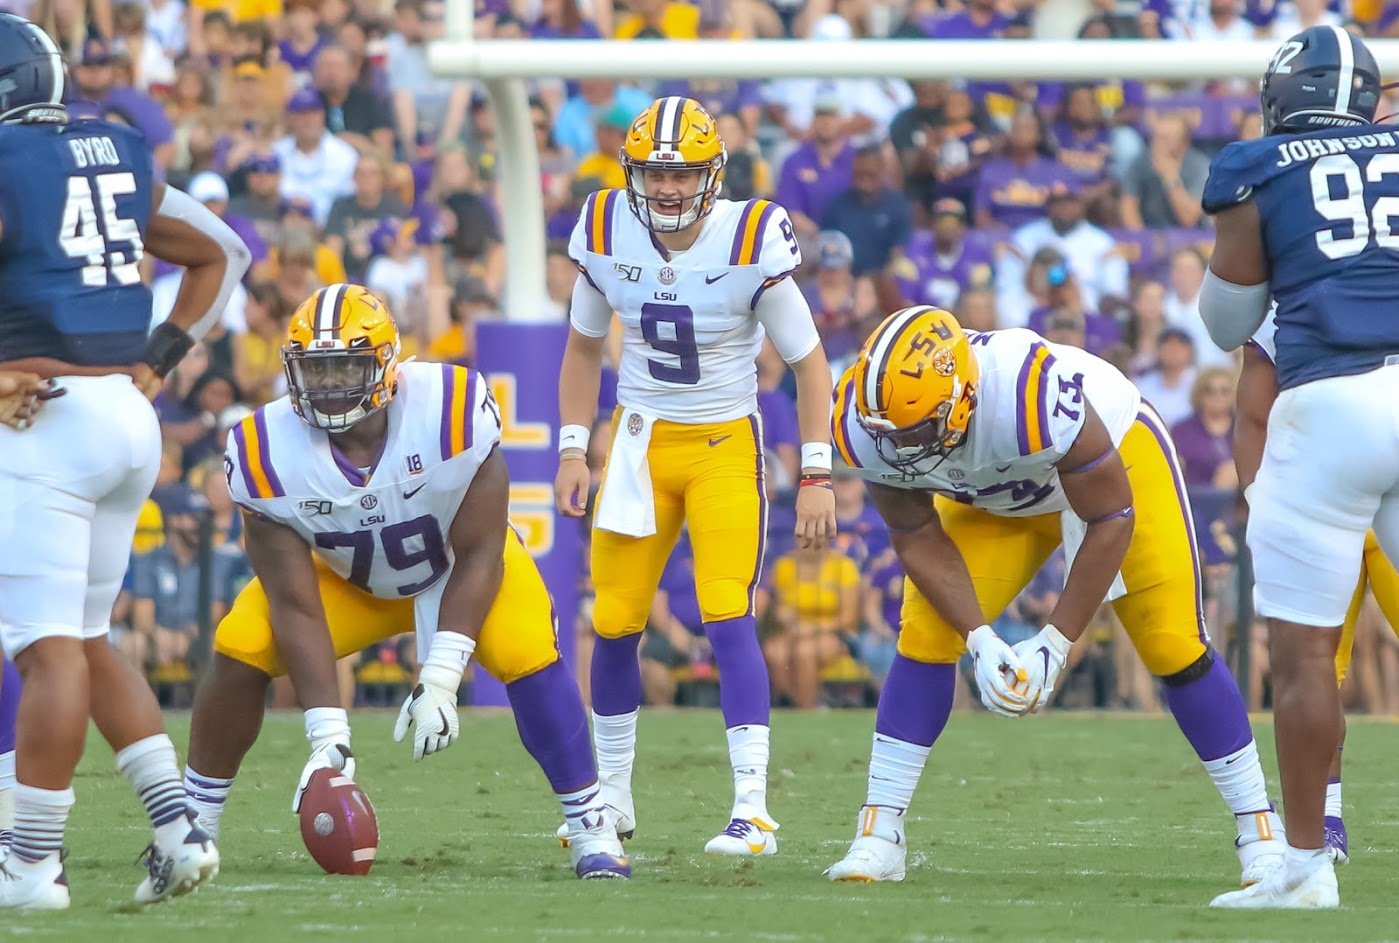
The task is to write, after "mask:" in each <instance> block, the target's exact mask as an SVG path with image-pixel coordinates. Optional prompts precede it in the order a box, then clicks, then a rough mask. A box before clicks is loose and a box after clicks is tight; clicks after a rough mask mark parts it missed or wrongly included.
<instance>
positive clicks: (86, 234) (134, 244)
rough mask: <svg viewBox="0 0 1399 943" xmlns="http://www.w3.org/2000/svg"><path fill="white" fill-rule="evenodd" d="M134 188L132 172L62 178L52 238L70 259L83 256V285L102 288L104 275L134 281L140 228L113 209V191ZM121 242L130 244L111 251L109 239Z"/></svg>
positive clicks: (141, 250) (116, 194)
mask: <svg viewBox="0 0 1399 943" xmlns="http://www.w3.org/2000/svg"><path fill="white" fill-rule="evenodd" d="M94 183H96V185H97V193H96V195H95V196H96V199H94V194H93V184H94ZM135 192H136V176H135V174H132V173H114V174H98V175H97V176H95V177H87V176H83V175H75V176H72V177H69V178H68V199H67V200H66V202H64V204H63V219H62V220H61V221H60V222H59V227H58V244H59V246H60V247H61V248H62V249H63V252H64V254H65V255H67V256H68V257H69V258H70V259H82V260H83V263H84V264H83V276H82V277H83V285H85V286H86V287H88V288H105V287H106V286H107V284H108V282H109V281H114V282H116V283H117V284H118V285H134V284H136V283H137V282H139V281H140V280H141V273H140V272H139V271H137V266H138V265H140V262H141V258H142V256H144V255H145V252H146V247H145V244H144V243H143V242H142V241H141V229H140V227H139V226H137V225H136V221H135V220H133V219H127V218H125V217H123V216H118V215H117V197H119V196H122V195H124V194H128V193H135ZM99 204H100V212H99ZM122 242H125V243H127V245H128V246H129V247H130V248H129V249H128V250H127V251H125V252H114V251H113V250H112V244H113V243H122Z"/></svg>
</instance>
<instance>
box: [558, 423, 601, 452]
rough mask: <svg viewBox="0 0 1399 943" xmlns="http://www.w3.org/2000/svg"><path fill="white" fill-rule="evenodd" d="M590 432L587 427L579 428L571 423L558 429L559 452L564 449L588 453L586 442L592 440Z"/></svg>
mask: <svg viewBox="0 0 1399 943" xmlns="http://www.w3.org/2000/svg"><path fill="white" fill-rule="evenodd" d="M592 435H593V433H592V430H591V429H589V428H588V427H587V426H580V425H578V424H577V423H571V424H569V425H567V426H563V427H561V428H560V429H559V451H560V452H562V451H563V450H564V449H582V450H583V451H584V452H586V451H588V440H589V439H591V438H592Z"/></svg>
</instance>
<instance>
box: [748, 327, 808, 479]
mask: <svg viewBox="0 0 1399 943" xmlns="http://www.w3.org/2000/svg"><path fill="white" fill-rule="evenodd" d="M786 375H787V364H786V363H785V362H784V361H783V359H782V356H781V355H780V354H778V352H777V349H776V348H775V347H773V346H772V344H770V343H764V344H763V346H762V348H761V349H760V350H759V351H758V412H759V414H761V415H762V417H763V447H764V448H765V449H766V450H767V454H768V459H769V461H771V460H773V459H776V462H775V463H774V464H775V466H776V468H775V469H774V471H775V472H776V473H777V477H778V478H779V480H778V481H776V482H775V484H776V486H777V490H779V491H786V490H787V489H788V488H791V487H792V486H794V485H795V484H796V483H797V472H798V470H799V467H798V462H800V461H801V454H800V448H801V431H800V429H799V428H798V425H797V404H796V403H795V402H794V401H793V399H792V397H791V396H790V395H788V393H787V391H785V390H783V389H782V380H783V378H784V377H785V376H786Z"/></svg>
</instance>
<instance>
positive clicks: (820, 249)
mask: <svg viewBox="0 0 1399 943" xmlns="http://www.w3.org/2000/svg"><path fill="white" fill-rule="evenodd" d="M810 258H811V260H812V262H813V263H814V267H815V269H816V275H815V277H814V278H811V279H809V280H808V281H806V283H805V284H804V285H803V286H802V294H803V295H805V296H806V301H807V304H809V305H810V306H811V316H812V319H813V320H814V321H815V322H816V329H817V331H819V332H820V334H821V343H822V345H823V346H824V347H825V349H826V356H827V357H828V358H829V359H830V361H831V362H832V363H836V362H838V361H840V360H842V359H844V358H845V357H846V356H847V355H849V354H853V353H855V351H857V350H859V349H860V345H861V344H862V343H863V342H864V339H865V338H864V332H863V331H862V330H861V325H860V322H859V318H858V316H857V315H858V312H857V311H856V308H855V276H854V275H852V274H850V266H851V264H852V263H853V261H854V259H855V248H854V247H853V246H852V245H851V244H850V239H849V237H847V236H846V235H845V233H843V232H834V231H827V232H822V233H819V234H818V235H817V236H816V246H815V249H814V251H812V252H811V253H810Z"/></svg>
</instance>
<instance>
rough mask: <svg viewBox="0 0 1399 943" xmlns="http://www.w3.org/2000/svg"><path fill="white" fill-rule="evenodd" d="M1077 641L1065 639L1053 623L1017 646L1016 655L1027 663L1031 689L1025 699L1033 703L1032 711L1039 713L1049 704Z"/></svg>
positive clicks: (1026, 667)
mask: <svg viewBox="0 0 1399 943" xmlns="http://www.w3.org/2000/svg"><path fill="white" fill-rule="evenodd" d="M1073 645H1074V643H1073V642H1070V641H1069V640H1068V639H1066V638H1064V635H1063V633H1061V632H1060V631H1059V630H1058V629H1056V628H1055V627H1054V626H1052V625H1048V624H1046V625H1045V627H1044V628H1042V629H1040V630H1039V632H1037V633H1035V635H1034V636H1033V637H1031V638H1027V639H1026V640H1025V641H1023V642H1018V643H1016V645H1015V654H1016V655H1018V656H1019V657H1020V660H1021V662H1023V663H1024V665H1025V672H1026V674H1027V675H1028V678H1027V679H1026V680H1027V681H1028V682H1029V690H1028V691H1026V692H1025V698H1026V700H1028V701H1029V702H1030V713H1032V714H1038V713H1039V712H1040V711H1042V710H1044V709H1045V708H1046V707H1048V706H1049V699H1050V697H1052V696H1053V694H1054V686H1055V685H1056V684H1057V683H1058V681H1059V675H1060V673H1062V672H1063V670H1064V664H1065V663H1066V662H1067V661H1068V660H1069V649H1071V648H1073Z"/></svg>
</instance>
